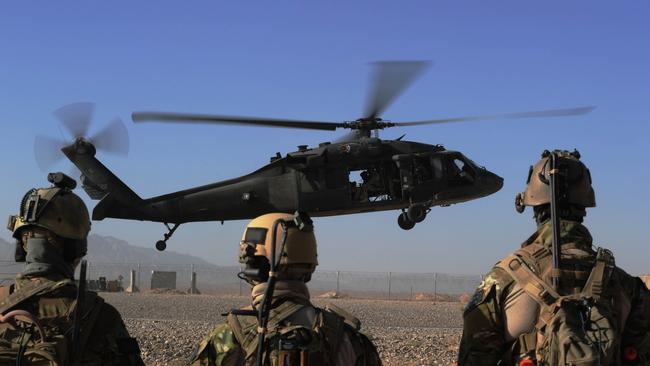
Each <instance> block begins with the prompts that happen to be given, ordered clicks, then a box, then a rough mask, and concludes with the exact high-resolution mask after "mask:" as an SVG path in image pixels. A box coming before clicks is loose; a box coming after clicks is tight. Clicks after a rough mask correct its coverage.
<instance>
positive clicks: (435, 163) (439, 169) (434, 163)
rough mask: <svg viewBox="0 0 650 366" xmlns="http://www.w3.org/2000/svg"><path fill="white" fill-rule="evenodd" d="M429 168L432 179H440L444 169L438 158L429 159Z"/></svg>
mask: <svg viewBox="0 0 650 366" xmlns="http://www.w3.org/2000/svg"><path fill="white" fill-rule="evenodd" d="M431 168H432V172H433V178H434V179H440V178H442V176H443V175H444V168H443V164H442V159H441V158H439V157H432V158H431Z"/></svg>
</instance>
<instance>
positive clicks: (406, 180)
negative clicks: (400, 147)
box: [393, 154, 414, 199]
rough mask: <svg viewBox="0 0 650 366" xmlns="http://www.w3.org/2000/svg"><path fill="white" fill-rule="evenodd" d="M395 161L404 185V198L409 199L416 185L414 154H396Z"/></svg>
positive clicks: (402, 195) (401, 182)
mask: <svg viewBox="0 0 650 366" xmlns="http://www.w3.org/2000/svg"><path fill="white" fill-rule="evenodd" d="M393 161H395V164H396V165H397V169H398V170H399V179H400V184H401V187H402V192H401V193H402V194H401V198H402V199H408V198H410V196H411V191H412V190H413V187H414V182H413V156H412V155H407V154H404V155H395V156H393Z"/></svg>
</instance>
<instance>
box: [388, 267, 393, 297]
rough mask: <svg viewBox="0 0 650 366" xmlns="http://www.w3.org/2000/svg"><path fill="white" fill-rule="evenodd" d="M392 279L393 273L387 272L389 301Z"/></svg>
mask: <svg viewBox="0 0 650 366" xmlns="http://www.w3.org/2000/svg"><path fill="white" fill-rule="evenodd" d="M392 277H393V273H392V272H388V300H390V290H391V289H390V287H391V282H392Z"/></svg>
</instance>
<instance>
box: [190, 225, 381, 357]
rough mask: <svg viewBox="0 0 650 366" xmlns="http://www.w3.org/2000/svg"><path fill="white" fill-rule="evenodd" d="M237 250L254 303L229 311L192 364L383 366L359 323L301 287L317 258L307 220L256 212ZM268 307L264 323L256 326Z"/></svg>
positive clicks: (311, 231)
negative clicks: (317, 302) (316, 303)
mask: <svg viewBox="0 0 650 366" xmlns="http://www.w3.org/2000/svg"><path fill="white" fill-rule="evenodd" d="M239 248H240V251H239V262H240V263H241V264H243V265H245V269H244V270H243V271H242V272H241V273H240V277H241V278H242V279H244V280H246V281H247V282H248V283H249V284H250V285H251V286H252V289H251V297H252V304H251V306H249V307H247V308H245V309H240V310H233V311H232V312H231V313H230V314H228V319H227V322H225V323H223V324H221V325H218V326H217V327H216V328H215V329H214V330H213V331H212V332H211V333H210V334H209V335H208V336H207V337H206V338H205V339H204V340H203V342H201V344H200V345H199V346H198V348H197V350H196V352H195V353H194V355H193V356H192V357H191V361H190V364H191V365H196V366H199V365H201V366H203V365H215V366H216V365H218V366H221V365H287V366H288V365H312V366H316V365H381V361H380V359H379V355H378V353H377V350H376V348H375V346H374V345H373V344H372V342H371V341H370V340H369V339H368V338H367V337H366V336H365V335H364V334H363V333H361V332H360V322H359V320H358V319H357V318H355V317H354V316H352V315H350V314H349V313H347V312H346V311H344V310H342V309H340V308H338V307H335V306H328V307H326V308H324V309H322V308H317V307H315V306H314V305H312V303H311V302H310V300H309V298H310V296H309V290H308V288H307V285H306V283H307V282H309V281H310V280H311V276H312V274H313V273H314V270H315V269H316V266H317V265H318V260H317V254H316V237H315V236H314V232H313V226H312V225H311V220H309V218H308V217H306V216H304V215H290V214H284V213H271V214H266V215H262V216H260V217H258V218H256V219H254V220H252V221H251V222H250V223H249V224H248V226H247V227H246V230H245V231H244V235H243V237H242V241H241V242H240V246H239ZM274 249H275V250H274ZM273 261H275V263H273ZM273 268H275V271H272V269H273ZM269 288H270V290H269ZM269 294H271V296H270V297H269V298H266V296H268V295H269ZM266 304H268V305H270V312H269V316H268V322H267V323H266V324H265V325H264V326H260V324H259V323H258V317H259V313H260V312H262V313H263V309H264V308H265V305H266ZM260 332H263V333H264V337H262V338H260V336H259V333H260ZM260 339H263V341H262V343H261V344H262V347H258V346H259V344H260V343H259V342H260ZM258 349H259V352H260V353H261V354H262V357H261V358H259V357H258Z"/></svg>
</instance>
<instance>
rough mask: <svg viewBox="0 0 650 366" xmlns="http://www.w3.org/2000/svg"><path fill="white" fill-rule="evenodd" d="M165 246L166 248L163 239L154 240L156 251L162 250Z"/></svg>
mask: <svg viewBox="0 0 650 366" xmlns="http://www.w3.org/2000/svg"><path fill="white" fill-rule="evenodd" d="M166 248H167V243H165V241H164V240H158V241H157V242H156V249H158V251H160V252H162V251H163V250H165V249H166Z"/></svg>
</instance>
